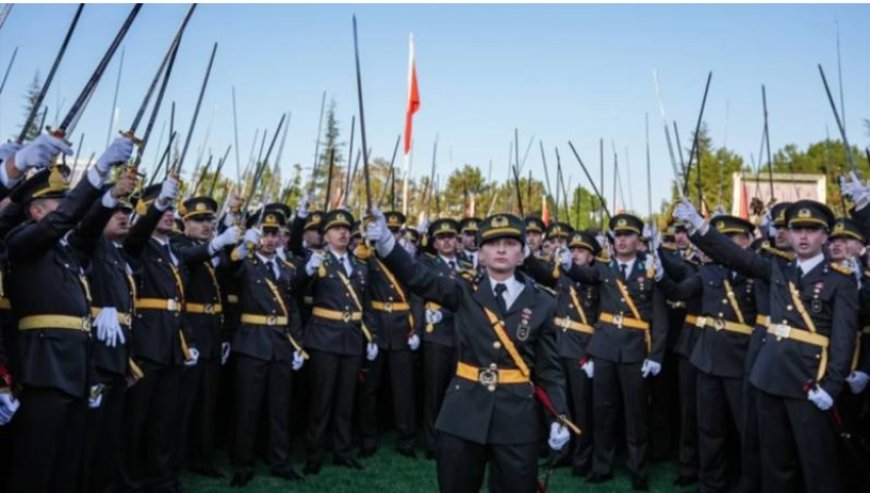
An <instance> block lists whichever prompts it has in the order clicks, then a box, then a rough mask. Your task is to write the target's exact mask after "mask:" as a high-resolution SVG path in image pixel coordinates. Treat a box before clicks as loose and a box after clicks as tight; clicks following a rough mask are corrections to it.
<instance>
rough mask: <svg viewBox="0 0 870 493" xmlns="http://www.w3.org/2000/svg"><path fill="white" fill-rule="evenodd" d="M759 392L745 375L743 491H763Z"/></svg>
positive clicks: (741, 472)
mask: <svg viewBox="0 0 870 493" xmlns="http://www.w3.org/2000/svg"><path fill="white" fill-rule="evenodd" d="M758 392H759V390H758V389H756V388H755V387H754V386H753V385H752V384H751V383H749V376H748V375H744V377H743V417H742V419H741V421H742V423H743V429H742V430H741V431H740V485H739V488H738V491H740V492H741V493H755V492H758V491H761V443H760V442H759V438H758V403H757V401H758Z"/></svg>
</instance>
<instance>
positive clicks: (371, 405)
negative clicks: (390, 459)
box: [360, 348, 417, 450]
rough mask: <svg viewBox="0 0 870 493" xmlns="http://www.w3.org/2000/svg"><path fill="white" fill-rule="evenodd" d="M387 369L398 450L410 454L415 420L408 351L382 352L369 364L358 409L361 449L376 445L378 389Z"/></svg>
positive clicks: (414, 435) (414, 431)
mask: <svg viewBox="0 0 870 493" xmlns="http://www.w3.org/2000/svg"><path fill="white" fill-rule="evenodd" d="M388 365H389V375H390V385H391V387H392V400H393V418H394V420H395V423H396V431H398V433H399V441H398V447H400V448H402V449H405V450H408V449H410V450H413V449H414V442H415V441H416V435H417V431H416V426H415V425H416V418H415V416H414V353H413V352H411V350H410V349H408V348H405V349H391V350H390V349H384V350H381V351H380V352H379V353H378V357H377V358H375V360H374V361H372V362H371V366H370V368H369V372H368V375H366V379H365V382H363V385H362V389H361V391H362V399H361V402H362V406H361V408H360V425H361V426H360V435H361V436H362V446H363V448H372V447H375V446H376V445H377V433H378V389H379V388H380V384H381V382H382V380H383V378H382V377H383V375H384V367H385V366H388Z"/></svg>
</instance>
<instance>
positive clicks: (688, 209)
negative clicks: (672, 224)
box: [674, 197, 706, 234]
mask: <svg viewBox="0 0 870 493" xmlns="http://www.w3.org/2000/svg"><path fill="white" fill-rule="evenodd" d="M674 217H675V218H676V219H677V220H678V221H682V222H683V223H685V224H686V225H687V229H688V230H689V233H690V234H694V233H695V232H696V231H701V230H702V229H703V228H704V224H706V223H705V221H704V218H703V217H701V215H700V214H698V211H697V210H696V209H695V206H694V205H692V203H691V202H689V199H687V198H685V197H683V198H682V199H680V201H679V202H677V206H676V207H674Z"/></svg>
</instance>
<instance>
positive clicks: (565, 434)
mask: <svg viewBox="0 0 870 493" xmlns="http://www.w3.org/2000/svg"><path fill="white" fill-rule="evenodd" d="M570 439H571V433H570V432H569V431H568V428H566V427H565V426H563V425H562V424H561V423H558V422H556V421H554V422H552V423H550V438H549V439H548V440H547V445H549V446H550V448H551V449H553V450H562V447H564V446H565V444H566V443H568V440H570Z"/></svg>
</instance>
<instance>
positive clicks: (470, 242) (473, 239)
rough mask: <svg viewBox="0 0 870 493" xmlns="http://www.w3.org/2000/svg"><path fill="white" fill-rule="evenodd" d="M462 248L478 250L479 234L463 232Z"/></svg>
mask: <svg viewBox="0 0 870 493" xmlns="http://www.w3.org/2000/svg"><path fill="white" fill-rule="evenodd" d="M462 248H465V249H466V250H471V251H474V250H477V234H476V233H462Z"/></svg>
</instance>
